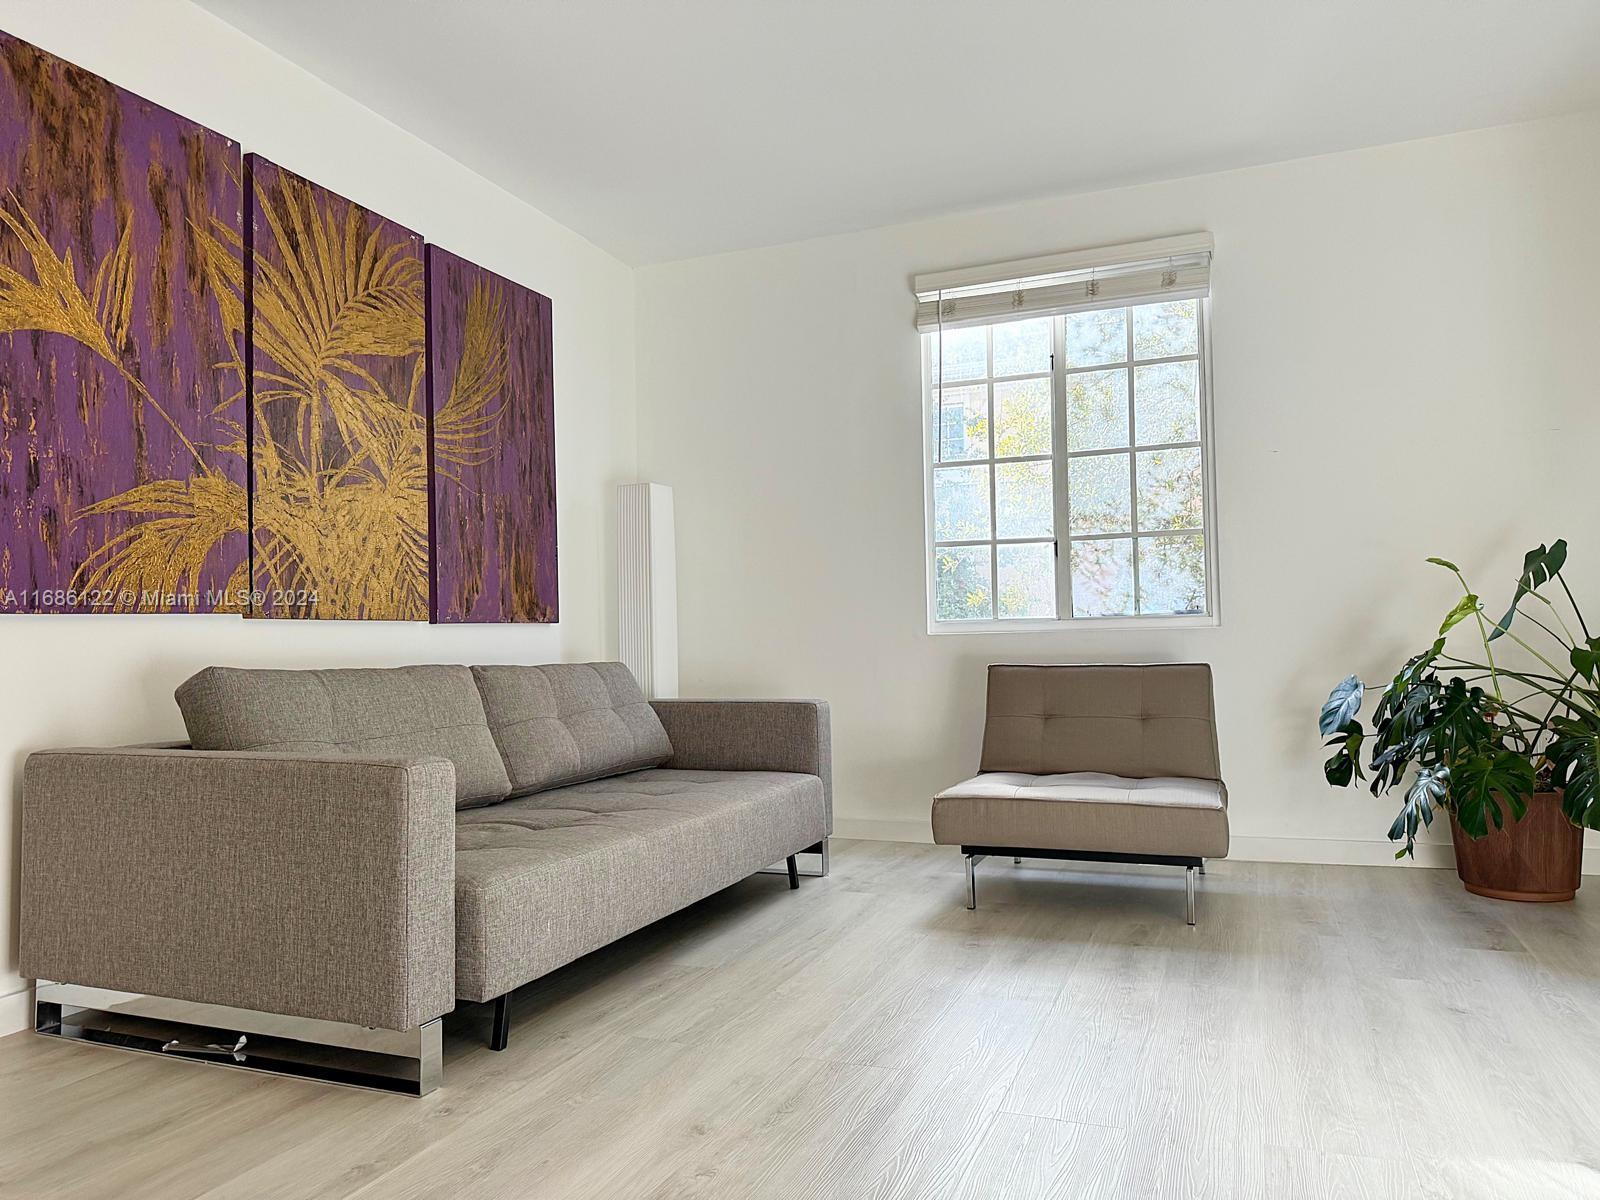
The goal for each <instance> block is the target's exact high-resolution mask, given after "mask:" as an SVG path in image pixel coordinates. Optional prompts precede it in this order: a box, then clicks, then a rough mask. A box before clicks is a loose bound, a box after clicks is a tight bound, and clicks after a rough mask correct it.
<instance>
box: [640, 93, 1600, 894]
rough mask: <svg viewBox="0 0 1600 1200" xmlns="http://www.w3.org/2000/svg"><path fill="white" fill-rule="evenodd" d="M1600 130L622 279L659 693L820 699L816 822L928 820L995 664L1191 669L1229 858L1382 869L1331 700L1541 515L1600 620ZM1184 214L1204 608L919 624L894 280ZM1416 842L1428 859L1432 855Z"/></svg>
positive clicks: (919, 508)
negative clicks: (1155, 616) (661, 676)
mask: <svg viewBox="0 0 1600 1200" xmlns="http://www.w3.org/2000/svg"><path fill="white" fill-rule="evenodd" d="M1597 191H1600V116H1597V115H1588V116H1584V117H1581V118H1571V119H1562V120H1557V121H1549V122H1543V123H1539V124H1530V125H1522V126H1515V127H1508V128H1502V129H1495V130H1489V131H1483V132H1476V133H1470V134H1463V135H1458V136H1452V137H1446V138H1438V139H1432V140H1427V141H1420V142H1413V143H1408V144H1402V145H1395V146H1388V147H1383V148H1379V149H1373V150H1365V151H1360V152H1355V153H1347V154H1340V155H1334V156H1328V157H1322V158H1315V159H1307V160H1303V161H1297V162H1291V163H1284V164H1279V165H1274V166H1268V167H1262V168H1255V169H1249V170H1242V171H1234V172H1228V173H1223V174H1217V175H1210V176H1204V177H1198V178H1191V179H1184V180H1179V181H1174V182H1168V183H1161V184H1154V185H1148V186H1139V187H1133V188H1127V189H1121V190H1117V191H1111V192H1103V193H1097V194H1093V195H1084V196H1077V197H1070V198H1062V199H1057V200H1051V201H1046V202H1039V203H1029V204H1024V205H1019V206H1014V207H1007V208H1002V209H991V210H987V211H982V212H974V213H968V214H963V215H958V216H952V217H947V218H941V219H937V220H929V221H922V222H918V223H914V224H907V225H900V226H895V227H891V228H884V229H877V230H872V231H869V232H865V233H859V234H852V235H847V236H839V237H832V238H826V239H820V240H814V241H808V242H804V243H798V244H793V245H785V246H778V247H775V248H769V249H763V250H756V251H749V252H742V253H737V254H730V255H724V256H720V257H715V258H705V259H699V260H692V261H686V262H681V263H676V264H668V265H664V266H660V267H653V268H649V269H646V270H643V271H641V272H640V275H639V335H640V340H639V353H638V362H639V395H640V426H639V447H640V470H641V473H642V474H643V476H644V477H645V478H649V479H655V480H660V481H661V482H663V483H667V484H671V485H672V486H673V487H674V488H675V489H676V502H677V513H678V547H679V562H678V587H679V611H680V613H681V633H680V637H681V643H680V644H681V653H682V688H683V694H684V695H690V696H693V695H714V694H717V693H733V694H739V693H746V694H814V695H818V696H823V697H826V698H828V699H829V700H831V701H832V702H833V706H834V708H833V714H834V720H833V729H834V750H835V760H834V761H835V764H836V788H837V811H838V814H839V828H840V831H841V832H848V833H857V834H863V833H864V834H868V835H872V834H877V835H880V836H903V837H921V838H926V837H928V836H929V835H928V808H929V800H930V797H931V796H932V795H933V793H934V792H935V791H936V790H938V789H939V788H941V787H943V786H947V785H949V784H951V783H954V782H956V781H957V780H960V779H962V778H965V777H966V776H967V775H969V774H971V773H972V772H973V771H974V770H975V769H976V763H977V758H978V749H979V743H980V738H981V728H982V721H983V697H984V668H985V665H986V664H988V663H991V662H1004V661H1013V662H1015V661H1037V662H1077V661H1108V660H1111V661H1117V660H1123V661H1154V660H1204V661H1208V662H1210V663H1212V664H1213V666H1214V669H1215V676H1216V682H1217V706H1218V716H1219V721H1220V736H1221V744H1222V745H1221V748H1222V761H1223V770H1224V773H1225V775H1226V777H1227V780H1228V784H1229V788H1230V791H1231V794H1232V812H1231V815H1232V822H1233V830H1234V834H1235V852H1236V853H1238V854H1241V855H1244V856H1249V857H1264V858H1278V857H1283V858H1307V859H1311V860H1320V861H1354V862H1385V861H1389V860H1390V855H1391V850H1392V848H1391V847H1390V846H1389V845H1388V843H1387V842H1385V841H1384V834H1385V832H1386V830H1387V828H1388V823H1389V821H1390V820H1391V819H1392V815H1393V808H1394V806H1393V805H1392V804H1390V803H1388V802H1386V801H1377V800H1374V799H1373V798H1372V797H1370V796H1368V795H1366V794H1365V793H1360V792H1332V791H1330V790H1329V789H1328V788H1327V787H1325V786H1324V785H1323V783H1322V781H1321V772H1320V763H1321V759H1322V757H1323V751H1322V750H1321V748H1320V746H1319V739H1318V738H1317V736H1316V731H1315V717H1316V713H1317V709H1318V707H1319V705H1320V703H1321V701H1322V699H1323V698H1324V697H1325V696H1326V694H1327V690H1328V688H1329V687H1330V686H1331V685H1332V684H1333V683H1334V682H1336V681H1337V680H1339V679H1340V678H1342V677H1343V676H1344V675H1345V674H1347V673H1349V672H1350V671H1352V670H1355V671H1359V672H1361V673H1362V674H1363V675H1365V676H1367V677H1368V678H1382V677H1383V674H1382V673H1383V672H1386V671H1392V670H1393V669H1394V667H1396V666H1397V665H1398V662H1399V659H1400V658H1401V657H1403V655H1404V654H1407V653H1410V652H1411V650H1412V649H1413V648H1420V647H1421V646H1422V645H1423V644H1425V642H1426V641H1427V640H1428V639H1429V638H1431V636H1432V633H1433V630H1434V629H1435V628H1436V627H1437V623H1438V620H1439V617H1440V615H1442V613H1443V612H1444V611H1445V610H1446V609H1448V608H1449V607H1450V605H1451V604H1452V603H1453V602H1454V600H1455V599H1456V594H1455V593H1453V592H1452V586H1453V585H1452V581H1451V580H1450V578H1449V577H1448V576H1447V575H1445V574H1444V573H1443V572H1440V571H1439V570H1438V569H1437V568H1434V567H1430V566H1426V565H1424V563H1423V559H1424V558H1425V557H1426V556H1428V555H1444V556H1446V557H1450V558H1454V559H1456V560H1457V561H1459V562H1460V563H1462V564H1463V565H1464V566H1465V567H1466V568H1467V569H1468V571H1469V572H1470V577H1471V578H1473V580H1474V582H1475V583H1477V584H1478V586H1479V588H1480V590H1481V591H1483V592H1484V593H1485V594H1486V595H1488V596H1492V597H1493V599H1492V600H1491V603H1498V602H1501V597H1502V596H1503V595H1504V594H1505V593H1506V592H1507V590H1508V582H1509V580H1511V579H1514V578H1515V574H1516V572H1517V570H1519V569H1520V564H1521V554H1522V552H1523V550H1524V549H1526V548H1527V547H1530V546H1532V545H1534V544H1536V543H1537V542H1539V541H1542V540H1546V539H1551V538H1555V537H1560V536H1565V537H1566V538H1568V539H1569V540H1570V541H1571V542H1572V544H1573V557H1574V564H1575V565H1574V572H1573V575H1574V577H1575V578H1577V579H1579V580H1581V581H1584V582H1587V583H1588V584H1590V585H1591V587H1590V595H1591V596H1592V597H1593V600H1594V603H1593V608H1592V612H1591V614H1590V617H1591V620H1595V619H1596V618H1597V617H1600V587H1597V586H1594V585H1600V522H1597V520H1596V517H1597V516H1600V489H1597V488H1596V486H1595V483H1594V480H1595V468H1594V463H1595V454H1596V450H1597V447H1600V395H1597V388H1596V381H1597V377H1600V357H1597V355H1596V351H1595V343H1596V334H1597V331H1600V232H1597V224H1596V220H1595V209H1594V196H1595V195H1596V194H1597ZM1195 230H1209V231H1211V232H1212V233H1213V234H1214V235H1215V237H1216V246H1217V250H1216V259H1215V266H1214V289H1213V322H1212V330H1213V338H1214V345H1213V364H1214V384H1215V387H1214V393H1215V396H1214V400H1215V403H1214V409H1215V418H1216V421H1215V424H1216V468H1217V470H1216V474H1217V479H1218V508H1219V529H1218V543H1217V544H1218V550H1219V555H1220V560H1221V569H1220V575H1219V579H1220V585H1221V594H1222V605H1221V611H1222V624H1221V626H1220V627H1219V628H1216V629H1199V630H1184V631H1176V630H1167V631H1163V630H1160V629H1151V630H1150V631H1148V632H1145V631H1133V632H1112V631H1102V632H1095V631H1089V630H1070V631H1065V632H1061V633H1051V634H1027V635H1024V634H986V635H973V636H944V637H936V636H930V635H929V634H928V633H927V632H926V626H925V617H924V598H923V589H924V572H923V562H922V553H923V551H922V546H923V488H922V479H921V472H922V451H921V444H922V443H921V433H920V420H921V407H920V405H921V400H920V374H919V372H920V367H919V356H918V345H917V335H916V334H915V333H914V332H913V330H912V325H911V314H912V299H911V295H910V290H909V278H910V276H911V275H912V274H913V273H915V272H918V271H929V270H938V269H941V268H947V267H958V266H966V265H971V264H977V263H983V262H986V261H999V260H1004V259H1012V258H1020V257H1024V256H1028V255H1034V254H1042V253H1048V252H1052V251H1059V250H1067V249H1074V248H1078V247H1085V246H1093V245H1097V244H1106V243H1116V242H1125V241H1136V240H1142V239H1145V238H1152V237H1158V236H1162V235H1167V234H1176V233H1187V232H1191V231H1195ZM1427 857H1428V858H1429V860H1430V861H1434V862H1440V861H1445V856H1444V855H1442V854H1441V853H1439V852H1438V851H1435V852H1433V853H1431V854H1429V855H1428V856H1427Z"/></svg>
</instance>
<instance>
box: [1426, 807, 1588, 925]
mask: <svg viewBox="0 0 1600 1200" xmlns="http://www.w3.org/2000/svg"><path fill="white" fill-rule="evenodd" d="M1508 815H1509V814H1508ZM1450 834H1451V837H1452V839H1453V840H1454V841H1455V846H1456V874H1457V875H1459V876H1461V882H1462V883H1463V884H1465V885H1466V889H1467V891H1469V892H1472V893H1473V894H1474V895H1478V896H1489V897H1491V898H1493V899H1495V900H1524V901H1531V902H1533V903H1546V904H1548V903H1557V902H1559V901H1562V900H1571V899H1572V898H1573V897H1574V896H1575V895H1577V893H1578V886H1579V884H1580V883H1581V882H1582V880H1583V830H1581V829H1578V828H1576V827H1575V826H1574V825H1573V824H1572V822H1571V821H1568V820H1567V817H1566V814H1565V813H1563V812H1562V811H1561V793H1559V792H1539V793H1538V794H1536V795H1535V796H1533V797H1532V798H1531V799H1529V801H1528V811H1527V813H1526V814H1525V815H1524V816H1523V818H1522V820H1520V821H1514V822H1510V823H1508V824H1507V825H1506V827H1505V828H1504V829H1491V830H1490V831H1489V835H1488V836H1487V837H1482V838H1478V839H1477V840H1474V839H1472V838H1470V837H1468V836H1467V835H1466V834H1465V833H1463V832H1462V831H1461V826H1460V825H1458V824H1456V821H1455V817H1454V816H1453V815H1452V816H1451V819H1450Z"/></svg>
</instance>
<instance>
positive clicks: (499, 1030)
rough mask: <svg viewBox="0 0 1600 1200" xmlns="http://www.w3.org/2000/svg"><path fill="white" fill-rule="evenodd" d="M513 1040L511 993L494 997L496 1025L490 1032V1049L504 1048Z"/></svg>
mask: <svg viewBox="0 0 1600 1200" xmlns="http://www.w3.org/2000/svg"><path fill="white" fill-rule="evenodd" d="M510 1041H511V993H510V992H507V993H505V995H503V996H496V997H495V999H494V1027H493V1029H492V1030H491V1032H490V1034H489V1049H491V1050H504V1049H505V1048H506V1045H507V1043H509V1042H510Z"/></svg>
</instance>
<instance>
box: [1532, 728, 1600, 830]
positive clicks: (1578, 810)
mask: <svg viewBox="0 0 1600 1200" xmlns="http://www.w3.org/2000/svg"><path fill="white" fill-rule="evenodd" d="M1551 728H1552V730H1553V731H1554V733H1555V738H1554V740H1553V741H1552V742H1551V743H1550V747H1549V749H1548V750H1546V751H1545V757H1546V758H1548V759H1549V760H1550V766H1551V769H1552V773H1553V778H1554V782H1555V784H1556V786H1557V787H1559V788H1560V789H1561V793H1562V794H1561V808H1562V811H1564V812H1565V813H1566V814H1567V819H1568V820H1570V821H1571V822H1572V823H1573V824H1574V825H1584V826H1587V827H1588V828H1590V829H1600V794H1597V792H1600V715H1596V714H1593V713H1590V714H1586V716H1585V718H1584V719H1581V720H1580V719H1578V718H1575V717H1557V718H1555V720H1553V721H1552V722H1551Z"/></svg>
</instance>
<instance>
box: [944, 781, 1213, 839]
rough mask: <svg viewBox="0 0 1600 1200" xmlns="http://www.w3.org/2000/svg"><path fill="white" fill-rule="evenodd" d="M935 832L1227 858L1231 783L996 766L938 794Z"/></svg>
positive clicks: (949, 835) (948, 835)
mask: <svg viewBox="0 0 1600 1200" xmlns="http://www.w3.org/2000/svg"><path fill="white" fill-rule="evenodd" d="M933 840H934V841H935V842H938V843H940V844H941V845H951V846H996V847H1002V848H1011V847H1016V848H1029V849H1038V850H1086V851H1091V852H1095V853H1110V854H1157V855H1176V856H1184V857H1199V858H1224V857H1226V856H1227V853H1228V800H1227V791H1226V789H1225V788H1224V787H1223V785H1222V784H1221V783H1220V782H1218V781H1217V780H1214V779H1186V778H1179V777H1175V776H1165V777H1156V778H1151V779H1132V778H1128V777H1125V776H1121V775H1103V774H1100V773H1098V772H1093V771H1074V772H1071V773H1068V774H1064V775H1028V774H1024V773H1022V772H1016V771H991V772H988V773H985V774H982V775H978V776H975V777H974V778H972V779H968V780H966V781H965V782H963V783H958V784H956V785H955V787H952V788H947V789H946V790H945V791H943V792H940V793H939V794H938V795H937V796H935V797H934V801H933Z"/></svg>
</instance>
